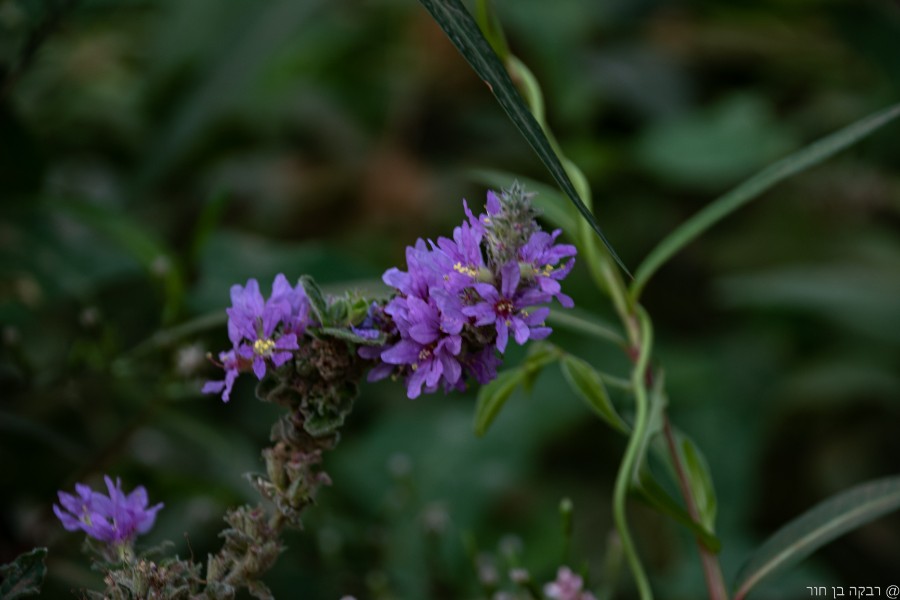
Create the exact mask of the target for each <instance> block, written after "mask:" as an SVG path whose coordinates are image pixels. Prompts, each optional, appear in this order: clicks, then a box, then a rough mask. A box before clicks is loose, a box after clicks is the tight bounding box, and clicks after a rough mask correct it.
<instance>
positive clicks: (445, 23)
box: [419, 0, 628, 273]
mask: <svg viewBox="0 0 900 600" xmlns="http://www.w3.org/2000/svg"><path fill="white" fill-rule="evenodd" d="M419 1H420V2H421V3H422V5H423V6H424V7H425V8H426V10H428V12H429V13H431V16H432V17H434V20H435V21H437V23H438V25H440V27H441V29H443V30H444V33H446V34H447V37H448V38H450V41H451V42H453V45H454V46H456V48H457V50H459V52H460V54H462V55H463V58H465V59H466V61H468V63H469V64H470V65H471V66H472V69H474V70H475V73H476V74H477V75H478V76H479V77H480V78H481V79H482V80H483V81H484V82H485V83H486V84H487V85H488V88H490V90H491V92H492V93H493V94H494V97H496V98H497V101H498V102H499V103H500V106H501V107H503V110H504V111H505V112H506V114H507V115H508V116H509V118H510V119H511V120H512V122H513V123H514V124H515V126H516V127H517V128H518V129H519V131H520V132H521V133H522V135H523V136H524V137H525V139H526V140H527V141H528V143H529V144H530V145H531V147H532V148H534V151H535V152H536V153H537V155H538V157H539V158H540V159H541V162H543V163H544V166H545V167H547V170H549V171H550V174H551V175H552V176H553V179H554V180H556V183H557V184H558V185H559V187H560V188H562V190H563V191H564V192H565V193H566V195H567V196H568V197H569V199H570V200H571V201H572V203H573V204H575V207H576V208H577V209H578V212H580V213H581V215H582V216H583V217H584V219H585V220H586V221H587V222H588V223H589V224H590V226H591V228H592V229H593V230H594V231H595V232H596V233H597V235H598V236H599V237H600V239H601V240H602V241H603V244H604V245H605V246H606V249H607V250H609V253H610V255H611V256H612V257H613V258H614V259H615V261H616V262H617V263H618V264H619V266H621V267H622V269H623V270H625V272H626V273H627V272H628V269H627V268H626V267H625V265H624V264H623V263H622V260H621V259H620V258H619V256H618V255H617V254H616V252H615V250H613V247H612V244H610V243H609V240H607V239H606V236H605V235H604V234H603V230H601V229H600V225H598V224H597V221H596V220H595V219H594V215H593V214H591V211H590V210H589V209H588V207H587V206H585V205H584V202H582V200H581V198H580V197H579V195H578V192H577V191H576V190H575V186H573V185H572V181H571V180H570V179H569V176H568V175H567V174H566V170H565V168H564V167H563V165H562V163H561V162H560V160H559V157H558V156H557V155H556V153H555V152H554V151H553V147H552V146H551V144H550V141H549V140H548V139H547V136H546V135H544V132H543V130H542V129H541V126H540V124H539V123H538V122H537V120H535V118H534V115H532V114H531V111H530V110H529V109H528V106H527V105H526V104H525V101H524V100H522V97H521V96H520V95H519V92H518V91H517V90H516V86H515V84H514V83H513V81H512V79H510V77H509V73H507V72H506V68H505V67H504V66H503V63H502V62H501V61H500V59H499V58H498V57H497V55H496V54H495V53H494V51H493V49H492V48H491V45H490V44H489V43H488V41H487V40H486V39H485V38H484V35H483V34H482V33H481V30H480V29H479V28H478V24H477V23H476V22H475V19H473V18H472V15H470V14H469V12H468V11H467V10H466V8H465V6H463V5H462V2H460V0H419Z"/></svg>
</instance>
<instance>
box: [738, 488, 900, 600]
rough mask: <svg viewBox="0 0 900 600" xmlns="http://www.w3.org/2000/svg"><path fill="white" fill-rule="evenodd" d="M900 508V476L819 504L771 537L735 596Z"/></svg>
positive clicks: (741, 575)
mask: <svg viewBox="0 0 900 600" xmlns="http://www.w3.org/2000/svg"><path fill="white" fill-rule="evenodd" d="M898 508H900V476H894V477H886V478H884V479H877V480H875V481H870V482H868V483H864V484H861V485H858V486H856V487H854V488H851V489H850V490H847V491H845V492H842V493H840V494H838V495H837V496H834V497H832V498H830V499H828V500H825V501H824V502H822V503H820V504H818V505H816V506H815V507H813V508H812V509H810V510H808V511H807V512H805V513H804V514H803V515H801V516H800V517H798V518H797V519H795V520H793V521H791V522H790V523H788V524H787V525H785V526H784V527H782V528H781V529H779V530H778V531H777V532H776V533H775V535H773V536H772V537H770V538H769V540H768V541H767V542H766V543H764V544H763V545H762V546H761V547H760V548H759V549H758V550H757V551H756V552H755V553H754V554H753V556H751V557H750V559H749V560H748V561H747V562H746V563H745V565H744V567H743V568H742V569H741V571H740V573H739V574H738V578H737V584H736V585H735V587H736V588H737V590H738V591H737V593H736V594H735V596H734V600H743V598H745V597H746V596H747V593H748V592H749V591H750V590H751V589H752V588H753V586H755V585H756V584H758V583H759V582H760V581H761V580H763V579H764V578H766V577H769V576H771V575H772V574H774V573H775V572H777V571H781V570H783V569H785V568H787V567H789V566H793V565H795V564H796V563H798V562H800V561H801V560H803V559H804V558H806V557H807V556H809V555H810V554H812V553H813V552H815V551H816V550H818V549H819V548H821V547H822V546H824V545H825V544H827V543H828V542H830V541H832V540H834V539H836V538H838V537H840V536H842V535H844V534H845V533H847V532H848V531H851V530H853V529H856V528H857V527H860V526H861V525H864V524H866V523H868V522H869V521H873V520H875V519H877V518H878V517H881V516H883V515H886V514H888V513H889V512H892V511H894V510H897V509H898Z"/></svg>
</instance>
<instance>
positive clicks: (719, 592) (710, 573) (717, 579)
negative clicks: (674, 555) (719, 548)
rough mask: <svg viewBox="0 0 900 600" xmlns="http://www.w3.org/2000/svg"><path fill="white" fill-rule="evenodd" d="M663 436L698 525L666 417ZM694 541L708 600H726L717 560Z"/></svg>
mask: <svg viewBox="0 0 900 600" xmlns="http://www.w3.org/2000/svg"><path fill="white" fill-rule="evenodd" d="M663 435H664V436H665V438H666V448H667V449H668V451H669V455H670V456H671V458H672V464H673V465H674V467H675V474H676V476H677V478H678V487H679V488H680V489H681V495H682V497H683V498H684V504H685V506H686V507H687V511H688V514H689V515H690V516H691V519H692V520H693V521H694V522H695V523H699V522H700V513H699V511H698V510H697V501H696V499H695V498H694V494H693V492H692V490H691V486H690V485H689V483H688V479H687V474H686V473H685V471H684V466H683V465H682V464H681V456H680V455H679V454H678V448H677V445H676V443H675V435H674V433H673V431H672V424H671V423H670V421H669V417H668V415H666V416H665V417H664V421H663ZM695 539H696V541H697V549H698V550H699V552H700V562H701V563H702V565H703V577H704V580H705V581H706V589H707V591H708V592H709V599H710V600H728V591H727V589H726V588H725V581H724V580H723V578H722V569H721V568H720V567H719V559H718V558H717V557H716V555H715V554H714V553H712V552H710V550H709V549H708V548H707V547H706V546H704V545H703V542H702V541H701V540H700V538H695Z"/></svg>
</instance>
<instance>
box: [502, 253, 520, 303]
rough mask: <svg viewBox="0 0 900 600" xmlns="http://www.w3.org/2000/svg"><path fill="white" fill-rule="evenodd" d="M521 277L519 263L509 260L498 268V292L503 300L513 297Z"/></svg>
mask: <svg viewBox="0 0 900 600" xmlns="http://www.w3.org/2000/svg"><path fill="white" fill-rule="evenodd" d="M521 276H522V273H521V271H520V270H519V262H518V261H516V260H511V261H509V262H508V263H506V264H505V265H503V266H502V267H501V268H500V281H501V284H500V291H501V293H502V294H503V296H504V297H505V298H512V297H513V296H514V295H515V293H516V288H517V287H519V279H520V278H521Z"/></svg>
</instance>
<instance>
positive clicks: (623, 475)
mask: <svg viewBox="0 0 900 600" xmlns="http://www.w3.org/2000/svg"><path fill="white" fill-rule="evenodd" d="M641 325H642V327H641V334H642V338H641V341H642V345H641V351H640V354H639V356H638V360H637V363H636V364H635V366H634V370H633V371H632V375H631V385H632V386H633V388H634V400H635V418H634V428H633V429H632V432H631V437H630V438H628V446H627V448H626V449H625V456H623V457H622V464H621V465H620V466H619V473H618V475H617V476H616V485H615V489H614V491H613V520H614V521H615V524H616V530H618V532H619V537H620V538H621V541H622V550H623V552H624V553H625V559H626V560H627V561H628V566H629V567H630V568H631V573H632V575H633V576H634V581H635V584H636V585H637V588H638V593H639V595H640V597H641V600H652V598H653V592H652V590H651V589H650V583H649V581H648V580H647V574H646V573H645V572H644V567H643V565H641V560H640V557H639V556H638V553H637V550H636V549H635V546H634V541H633V540H632V538H631V531H630V530H629V528H628V518H627V516H626V513H625V502H626V499H627V496H628V490H629V489H630V487H631V482H632V480H633V479H634V472H635V470H636V469H637V467H638V466H639V465H638V461H639V460H640V458H641V449H642V448H643V446H644V438H645V437H646V434H647V427H648V425H649V418H648V417H649V413H650V411H649V400H648V398H647V385H646V381H645V379H646V378H645V373H646V371H647V365H648V363H649V362H650V348H651V343H652V335H653V334H652V330H651V329H650V321H649V319H647V318H646V315H645V314H644V318H643V319H641Z"/></svg>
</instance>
